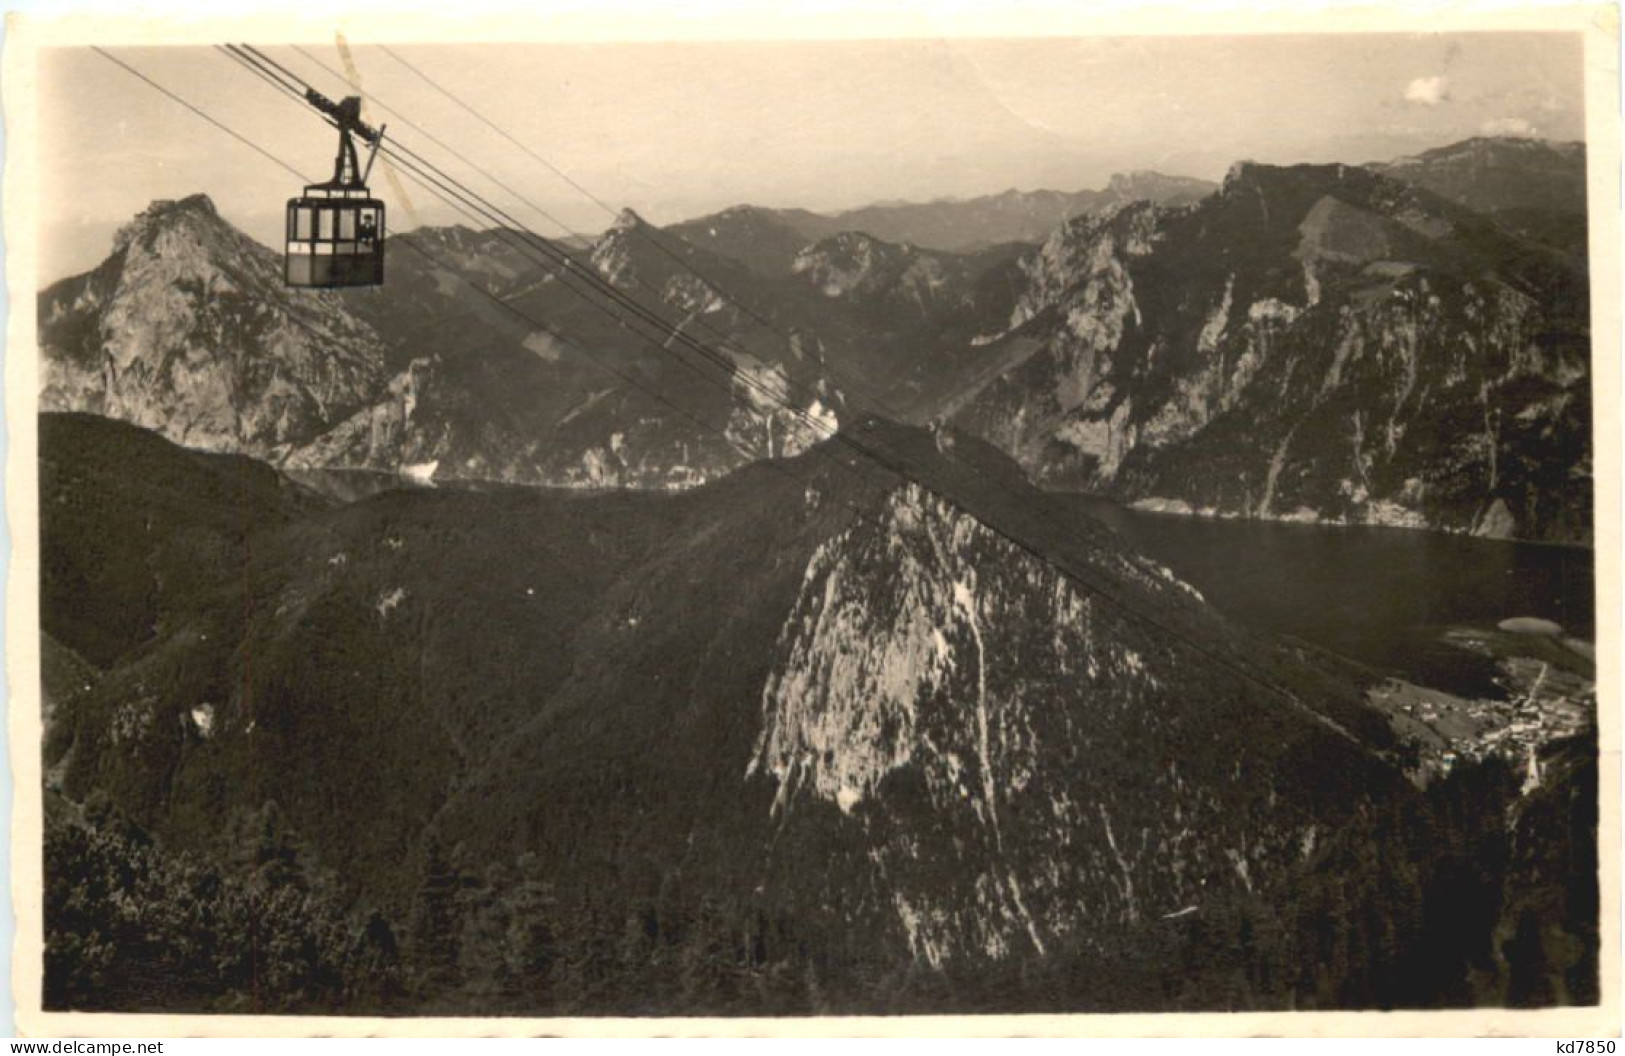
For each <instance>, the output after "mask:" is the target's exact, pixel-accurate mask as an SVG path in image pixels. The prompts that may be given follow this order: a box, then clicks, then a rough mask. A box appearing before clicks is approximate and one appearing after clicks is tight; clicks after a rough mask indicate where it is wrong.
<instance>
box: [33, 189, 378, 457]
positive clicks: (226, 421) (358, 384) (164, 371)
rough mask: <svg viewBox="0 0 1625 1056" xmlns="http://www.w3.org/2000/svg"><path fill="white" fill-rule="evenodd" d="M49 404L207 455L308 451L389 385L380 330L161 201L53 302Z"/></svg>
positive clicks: (196, 207) (220, 229) (44, 303)
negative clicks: (305, 445) (294, 285)
mask: <svg viewBox="0 0 1625 1056" xmlns="http://www.w3.org/2000/svg"><path fill="white" fill-rule="evenodd" d="M39 312H40V315H39V327H40V340H41V345H42V347H43V350H44V353H45V356H44V363H43V370H42V384H43V389H42V391H41V405H42V406H43V407H45V408H46V409H58V410H61V409H83V410H94V411H96V412H98V413H101V414H106V415H109V416H111V417H115V418H122V419H125V420H126V421H131V422H135V423H137V424H139V425H144V426H147V427H149V428H152V429H156V430H158V431H159V432H161V433H163V434H164V435H166V436H169V437H171V438H172V439H175V440H177V441H179V442H181V443H185V444H188V445H189V446H193V447H199V448H203V449H207V450H233V451H236V450H241V451H253V452H260V453H269V452H271V451H274V450H275V449H277V448H279V447H281V446H283V445H288V444H296V443H300V442H303V441H307V440H309V439H311V438H313V437H315V436H316V435H318V434H319V433H320V432H322V431H323V430H324V429H325V428H326V427H327V425H328V424H329V423H331V422H332V421H334V420H336V419H338V418H340V417H342V416H344V415H346V414H348V413H350V412H351V411H352V410H354V409H355V408H356V407H358V406H360V405H362V404H363V403H365V402H366V401H368V400H369V399H370V398H371V397H372V396H373V395H374V394H375V393H376V392H377V391H378V390H379V388H380V387H381V385H382V384H383V382H384V378H385V364H384V357H385V350H384V345H383V342H382V341H381V340H380V339H379V337H378V335H377V333H376V332H374V330H373V329H372V328H371V327H369V326H368V325H366V324H365V323H363V322H361V321H360V320H359V319H357V318H356V317H354V316H353V315H352V314H351V313H349V312H348V311H346V310H345V308H344V306H343V303H342V301H341V300H340V299H339V298H338V297H337V296H336V295H333V294H327V293H297V294H296V293H294V292H293V291H290V290H288V289H286V288H285V287H284V286H283V283H282V274H281V263H280V261H279V259H278V258H277V256H276V255H275V254H273V253H271V252H270V251H269V250H267V249H266V248H265V247H264V246H261V245H259V244H258V243H257V242H254V241H253V240H252V239H250V238H248V237H246V236H245V235H243V234H242V233H241V232H239V231H237V230H236V229H235V228H233V227H231V226H230V225H229V224H227V223H225V222H224V221H223V220H221V219H220V217H219V215H218V214H217V213H216V212H215V208H214V205H213V203H212V202H210V201H209V199H208V198H206V197H204V196H202V195H195V196H193V197H191V198H186V199H183V200H181V201H178V202H156V203H154V204H153V205H152V206H151V207H150V208H149V209H147V210H146V211H145V212H143V213H142V214H141V215H140V216H138V217H136V218H135V219H134V220H133V221H132V222H131V223H130V224H128V225H127V226H125V227H124V228H123V229H122V230H120V231H119V233H118V235H117V237H116V239H115V241H114V245H113V253H112V255H111V256H110V257H108V259H107V260H106V261H105V262H104V263H103V264H102V265H101V266H100V267H98V268H97V269H96V270H95V271H93V272H91V273H89V274H87V275H83V276H80V277H78V278H74V279H68V280H65V281H63V282H61V283H58V284H56V285H55V286H53V287H51V288H50V289H48V290H46V291H45V292H44V293H42V294H41V295H40V307H39Z"/></svg>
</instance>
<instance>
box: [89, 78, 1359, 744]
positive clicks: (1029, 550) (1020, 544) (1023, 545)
mask: <svg viewBox="0 0 1625 1056" xmlns="http://www.w3.org/2000/svg"><path fill="white" fill-rule="evenodd" d="M94 50H96V51H97V52H98V53H99V54H102V55H103V56H104V57H106V58H108V59H109V60H110V61H112V62H114V63H115V64H117V65H119V66H121V67H123V68H124V69H125V70H127V71H129V72H130V73H132V74H134V75H135V76H137V77H138V78H139V79H140V80H142V81H143V82H145V83H146V84H148V85H149V86H151V87H153V88H154V89H155V90H158V91H159V92H161V93H162V94H164V95H166V96H168V97H169V98H171V99H172V100H174V101H175V102H177V103H180V104H181V105H183V106H185V107H186V109H188V110H190V111H192V112H193V113H194V114H196V115H198V116H199V117H201V118H203V119H204V120H206V121H208V122H209V123H210V124H212V125H214V126H215V127H217V128H219V129H220V130H221V131H224V132H226V133H228V134H229V135H231V136H232V137H233V138H235V139H237V140H239V141H240V142H242V143H244V144H246V145H248V146H250V147H252V148H253V149H254V150H255V151H256V152H258V153H260V154H262V155H264V156H265V157H267V158H268V159H270V160H271V161H273V162H275V163H276V164H277V165H279V166H281V167H282V168H284V169H287V170H288V171H290V172H293V173H294V175H296V176H299V178H301V179H303V178H304V177H303V176H300V174H299V173H298V172H297V170H295V169H293V167H292V166H290V165H288V164H287V163H286V162H284V161H282V160H281V159H279V158H277V157H276V156H275V155H273V154H271V153H270V152H269V151H267V150H265V149H264V148H263V147H260V146H259V145H257V144H255V143H253V142H252V141H251V140H249V139H247V138H246V137H245V136H242V135H241V134H240V133H238V132H236V131H235V130H233V129H231V128H229V127H228V126H226V125H225V124H223V123H222V122H219V121H217V120H216V119H214V118H213V117H211V116H210V115H208V114H207V113H205V112H204V111H202V110H201V109H199V108H197V107H196V106H193V105H192V104H191V103H189V102H187V101H186V100H184V99H183V98H181V97H180V96H178V95H176V94H175V93H173V92H171V91H169V90H168V89H166V88H164V87H162V86H161V85H159V84H157V83H156V82H155V81H153V80H151V79H150V78H148V77H146V76H145V75H144V74H141V73H140V72H139V71H138V70H136V69H135V68H134V67H132V66H130V65H129V64H127V63H125V62H122V61H120V60H118V59H115V58H114V57H113V56H111V55H109V54H108V53H107V52H105V51H103V50H102V49H100V48H96V49H94ZM412 248H413V249H414V250H416V251H417V252H418V253H420V255H422V256H424V257H425V258H426V259H428V260H430V261H431V262H432V263H435V264H436V265H437V266H439V267H442V268H447V265H445V263H444V262H442V261H441V260H439V258H437V257H436V256H434V255H433V254H431V253H429V252H428V251H426V250H424V249H423V248H422V247H420V246H417V245H412ZM447 270H450V271H451V272H452V274H453V275H457V277H458V278H460V279H461V281H463V282H464V283H465V284H466V285H468V286H469V287H470V288H471V289H473V290H474V291H475V292H476V293H477V294H479V295H481V296H484V297H486V298H488V299H489V300H491V301H492V303H494V304H495V305H497V306H498V307H499V308H502V309H505V310H507V311H509V312H511V313H513V314H514V315H515V316H517V317H519V318H520V319H523V320H525V321H526V322H528V323H529V324H530V325H533V326H538V327H541V328H543V329H547V330H549V332H553V331H552V330H551V328H550V327H549V326H548V324H546V323H545V322H543V321H541V320H537V319H535V318H533V317H531V316H529V315H527V314H526V313H524V312H522V311H520V310H519V309H518V308H516V307H515V306H513V305H512V304H509V303H507V302H506V301H503V300H502V299H501V298H499V297H497V296H496V295H494V294H492V293H490V292H489V291H487V290H485V289H483V288H481V287H480V286H479V285H477V284H476V283H474V282H472V281H471V280H469V279H467V278H466V277H463V276H461V275H458V274H457V272H456V271H455V270H454V269H450V268H447ZM657 347H661V346H658V345H657ZM600 365H602V366H604V367H605V368H606V369H609V370H610V371H611V372H612V373H617V374H618V376H622V377H623V380H626V381H627V383H628V384H632V385H634V387H638V388H640V389H642V388H643V387H642V386H641V385H638V384H637V383H636V382H635V381H634V380H633V379H632V378H631V377H630V376H626V375H619V372H616V371H614V370H613V368H610V367H608V365H607V364H600ZM643 391H645V392H648V393H649V395H651V396H653V397H654V398H656V399H660V400H661V401H662V402H664V403H667V404H668V405H669V406H672V407H673V409H674V410H677V411H678V412H679V413H681V414H684V415H685V417H688V418H690V420H692V421H694V422H695V424H698V425H700V426H701V427H702V428H707V429H711V430H712V431H715V429H714V427H711V426H709V425H707V423H704V422H702V421H700V420H699V419H697V418H694V417H693V416H692V415H688V414H687V412H686V411H684V410H683V409H682V408H680V407H677V406H676V405H675V404H671V403H670V401H667V400H665V399H664V398H663V397H661V396H660V395H659V394H657V393H653V392H650V390H647V389H643ZM842 435H843V434H840V433H837V434H836V438H837V439H838V438H840V437H841V436H842ZM856 450H858V451H859V452H860V453H864V449H863V448H862V447H861V446H858V447H857V448H856ZM868 457H869V458H871V459H872V460H874V461H876V462H877V464H879V465H881V466H882V468H886V469H888V470H889V471H890V472H892V473H894V474H896V475H898V476H899V477H900V478H902V479H903V480H905V481H907V482H909V483H912V484H914V485H915V486H916V487H919V488H920V489H921V490H922V491H924V492H926V493H927V494H930V495H933V496H934V497H936V498H937V499H938V500H940V501H942V502H943V503H944V504H946V505H948V506H949V507H951V508H953V509H956V510H958V511H959V512H960V513H962V514H964V515H965V516H968V517H970V518H971V519H972V520H974V521H976V522H977V523H978V524H981V525H982V526H983V527H985V528H986V529H987V530H988V531H990V532H991V533H993V534H995V535H997V536H999V537H1001V538H1003V539H1004V540H1005V541H1006V542H1008V543H1009V544H1010V545H1012V546H1014V547H1016V548H1017V549H1019V550H1021V551H1022V552H1024V553H1026V554H1028V555H1029V556H1030V557H1032V558H1034V559H1035V560H1037V561H1039V562H1041V563H1042V564H1045V565H1048V566H1049V567H1050V568H1051V569H1053V570H1054V571H1055V572H1056V573H1057V574H1058V575H1060V576H1061V577H1062V578H1064V579H1067V580H1068V581H1070V582H1072V583H1073V584H1075V585H1076V586H1078V587H1080V588H1082V589H1083V590H1085V591H1086V592H1088V593H1090V594H1093V595H1095V596H1097V597H1100V598H1102V599H1104V600H1105V601H1107V602H1108V603H1110V604H1111V605H1112V606H1113V607H1114V608H1115V609H1116V610H1117V611H1118V612H1119V613H1121V614H1122V615H1123V616H1124V617H1125V618H1127V619H1131V620H1134V621H1135V622H1139V623H1142V624H1143V625H1145V626H1148V627H1150V628H1153V629H1155V630H1157V631H1159V632H1160V633H1162V634H1164V635H1167V636H1168V637H1169V638H1171V639H1173V640H1174V641H1176V642H1179V643H1181V644H1183V645H1185V646H1186V647H1187V648H1189V649H1191V650H1192V651H1194V652H1196V653H1197V654H1198V655H1200V656H1203V657H1204V658H1206V659H1208V660H1209V661H1210V662H1212V663H1214V664H1215V665H1216V666H1218V667H1221V668H1223V669H1225V670H1227V671H1229V672H1230V673H1232V674H1234V675H1236V676H1237V677H1238V678H1240V679H1242V680H1243V681H1246V682H1248V683H1251V684H1253V685H1255V686H1257V687H1258V688H1260V689H1263V690H1265V691H1266V692H1268V693H1270V694H1273V695H1275V696H1278V697H1280V698H1281V699H1282V700H1283V701H1285V702H1286V703H1287V704H1289V705H1291V706H1292V707H1294V708H1295V709H1297V710H1299V711H1301V712H1304V713H1305V714H1307V715H1308V716H1310V717H1311V718H1313V719H1315V720H1317V721H1318V722H1320V723H1321V724H1323V725H1325V726H1327V727H1329V728H1330V729H1332V730H1334V731H1335V732H1337V733H1339V734H1340V735H1342V736H1343V737H1345V738H1347V739H1348V740H1350V741H1352V742H1354V743H1355V744H1360V742H1359V741H1358V740H1357V739H1356V738H1355V737H1354V736H1353V735H1352V734H1350V733H1348V731H1347V730H1344V729H1343V728H1342V727H1341V726H1339V725H1338V724H1337V723H1335V722H1333V721H1332V720H1331V719H1329V718H1328V717H1326V716H1325V715H1322V714H1321V713H1319V712H1317V711H1315V710H1314V709H1312V708H1310V707H1308V706H1307V705H1305V704H1304V703H1303V702H1302V701H1300V700H1299V699H1298V698H1297V696H1296V694H1294V693H1292V692H1291V691H1290V690H1287V689H1285V688H1284V687H1282V686H1279V685H1277V684H1275V683H1273V682H1271V681H1269V680H1267V679H1265V678H1264V677H1263V676H1261V675H1259V674H1257V673H1256V672H1253V671H1250V670H1248V669H1246V668H1244V667H1241V666H1239V665H1237V664H1235V663H1232V662H1231V661H1230V660H1228V659H1227V658H1225V657H1224V656H1221V655H1220V654H1218V653H1215V652H1213V651H1212V650H1210V649H1208V648H1207V647H1206V646H1204V645H1203V644H1202V643H1200V642H1198V641H1196V640H1195V639H1193V638H1191V637H1190V636H1188V635H1186V634H1184V633H1182V632H1180V631H1178V630H1176V629H1174V628H1172V627H1169V626H1167V625H1166V624H1164V623H1162V622H1161V621H1159V620H1157V619H1155V618H1153V617H1151V616H1148V615H1146V614H1144V613H1142V612H1140V611H1138V610H1137V609H1136V608H1135V607H1134V606H1132V605H1130V604H1128V603H1127V602H1125V601H1123V600H1122V599H1121V598H1120V597H1117V596H1116V595H1114V594H1113V593H1111V592H1110V591H1108V590H1106V589H1104V588H1102V587H1100V586H1099V585H1097V584H1095V583H1092V582H1090V581H1089V580H1087V579H1085V578H1084V577H1083V576H1081V575H1080V574H1078V573H1077V572H1076V571H1075V570H1073V569H1071V568H1069V567H1067V566H1066V565H1063V564H1061V563H1060V562H1058V561H1057V560H1056V559H1055V558H1053V557H1052V556H1050V555H1049V554H1046V553H1044V552H1043V551H1041V550H1040V549H1038V548H1037V547H1036V546H1034V545H1033V544H1031V543H1028V542H1026V541H1025V540H1022V539H1020V538H1018V537H1016V536H1015V535H1013V534H1012V533H1010V532H1009V531H1007V530H1005V529H1003V528H1000V527H997V526H995V525H992V524H989V523H988V522H987V521H986V520H985V519H983V518H981V517H978V516H976V515H975V514H973V513H971V512H970V511H969V510H967V509H966V508H965V507H964V505H963V504H962V503H961V502H959V501H958V500H956V499H954V498H952V497H950V496H947V495H944V494H943V493H942V492H940V491H938V490H937V489H935V488H933V487H931V486H930V485H928V484H926V483H924V482H923V481H920V480H919V479H917V478H914V477H911V476H910V475H908V474H907V473H906V472H904V471H902V470H899V469H898V468H896V467H895V466H893V465H890V464H889V460H886V459H884V458H883V457H882V456H879V455H878V453H869V454H868ZM762 464H763V465H765V466H768V467H770V468H773V469H775V470H779V471H781V472H784V473H785V475H787V476H789V477H790V478H791V479H794V480H796V481H798V482H799V483H802V484H805V485H810V484H811V483H812V482H811V481H808V480H807V479H806V478H803V477H800V476H799V475H797V474H794V473H791V472H789V471H788V469H787V467H786V466H785V465H784V464H783V461H782V460H778V459H767V460H765V461H764V462H763V463H762ZM846 505H848V506H849V507H850V508H851V509H852V510H853V511H854V512H855V513H856V515H857V516H858V518H859V520H860V521H865V522H869V523H873V524H876V525H878V526H880V527H882V528H884V527H887V526H885V525H880V523H879V522H878V521H874V519H873V518H872V517H871V516H870V515H869V514H868V512H867V511H865V510H863V509H861V508H859V507H857V506H856V505H854V504H852V503H850V502H848V503H846Z"/></svg>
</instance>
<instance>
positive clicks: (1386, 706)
mask: <svg viewBox="0 0 1625 1056" xmlns="http://www.w3.org/2000/svg"><path fill="white" fill-rule="evenodd" d="M1445 640H1446V641H1447V642H1449V643H1450V644H1451V645H1453V646H1456V647H1457V648H1461V649H1465V650H1467V651H1469V652H1473V653H1477V654H1478V655H1480V656H1485V657H1488V658H1490V659H1492V660H1494V661H1495V663H1496V666H1497V668H1498V671H1499V673H1498V674H1497V676H1496V678H1495V681H1496V683H1497V684H1498V685H1500V686H1501V687H1502V688H1503V689H1504V690H1505V696H1503V697H1496V698H1490V697H1475V698H1467V697H1460V696H1456V695H1454V694H1451V693H1445V692H1442V691H1440V690H1435V689H1429V688H1427V687H1424V686H1418V685H1415V684H1413V683H1410V682H1405V681H1403V680H1401V679H1392V678H1391V679H1387V680H1384V681H1383V682H1381V683H1380V684H1378V685H1376V686H1373V687H1372V688H1371V689H1370V690H1369V699H1370V701H1371V703H1372V704H1374V705H1376V706H1377V707H1378V708H1380V709H1382V710H1383V711H1384V712H1386V713H1387V714H1388V716H1389V719H1390V721H1391V722H1392V723H1393V724H1394V728H1395V730H1396V731H1398V732H1399V734H1400V735H1401V736H1402V737H1404V738H1405V739H1407V740H1409V741H1411V742H1412V743H1414V744H1416V745H1417V746H1418V747H1419V748H1420V749H1421V765H1420V768H1419V770H1420V772H1419V773H1417V774H1415V775H1414V776H1415V777H1417V779H1418V780H1419V781H1422V782H1426V781H1427V780H1430V779H1431V778H1433V777H1436V776H1443V775H1444V774H1448V773H1449V772H1450V771H1451V769H1452V768H1453V767H1454V766H1455V765H1456V764H1457V763H1460V762H1466V761H1477V760H1482V759H1487V758H1489V757H1491V756H1494V755H1500V756H1502V757H1503V758H1506V759H1507V760H1509V761H1511V762H1513V763H1515V764H1518V765H1520V766H1522V767H1523V768H1524V773H1525V777H1524V791H1525V792H1526V793H1527V792H1529V791H1531V790H1533V789H1535V788H1538V787H1540V783H1541V771H1542V764H1541V752H1542V750H1543V749H1544V748H1545V747H1546V745H1548V744H1551V743H1552V742H1554V741H1559V740H1562V739H1564V738H1567V737H1572V736H1575V735H1577V734H1579V733H1581V732H1583V731H1584V730H1585V729H1586V728H1587V727H1588V726H1590V725H1592V724H1593V723H1595V722H1596V709H1597V686H1596V653H1595V649H1594V647H1593V646H1592V645H1591V644H1590V643H1589V642H1585V641H1582V640H1580V639H1578V638H1571V637H1567V636H1564V635H1563V634H1562V633H1561V628H1559V627H1557V625H1555V624H1552V623H1549V622H1547V621H1543V620H1530V619H1515V620H1507V621H1504V622H1503V623H1502V624H1501V625H1500V627H1499V628H1498V629H1497V630H1494V631H1484V630H1477V629H1459V628H1458V629H1453V630H1451V631H1448V632H1446V634H1445Z"/></svg>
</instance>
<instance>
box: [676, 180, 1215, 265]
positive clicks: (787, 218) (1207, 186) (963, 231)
mask: <svg viewBox="0 0 1625 1056" xmlns="http://www.w3.org/2000/svg"><path fill="white" fill-rule="evenodd" d="M1214 189H1215V185H1214V184H1213V183H1211V182H1209V181H1207V180H1198V179H1193V178H1190V177H1186V176H1165V175H1163V174H1162V173H1159V172H1132V173H1118V174H1117V175H1114V176H1113V177H1112V178H1111V180H1110V182H1109V183H1108V184H1107V185H1106V187H1105V188H1103V189H1102V190H1098V191H1045V190H1040V191H1018V190H1015V189H1011V190H1008V191H1005V192H1003V193H1002V194H989V195H982V196H980V197H976V198H956V199H943V200H941V201H935V202H922V203H913V202H900V203H887V204H883V205H869V206H864V207H863V208H860V209H850V210H847V211H846V212H842V213H832V214H819V213H811V212H808V211H806V210H804V209H759V208H755V207H752V206H739V207H736V208H733V209H728V210H724V211H723V212H721V213H716V214H714V215H712V216H706V217H701V218H699V219H697V220H689V221H686V222H684V223H681V224H677V225H674V227H673V231H675V232H676V233H678V234H680V235H682V236H683V237H684V238H685V239H688V240H690V241H692V242H694V243H695V244H697V245H705V244H706V242H707V240H713V241H715V242H716V243H717V244H716V245H715V246H712V247H711V248H715V249H717V251H718V252H721V253H725V254H729V255H735V254H736V253H738V252H745V253H749V254H752V255H757V254H766V255H767V256H772V255H774V254H775V253H782V251H783V250H784V249H785V248H787V247H788V244H789V242H790V241H791V238H787V237H785V232H787V231H788V232H793V233H794V234H793V237H794V238H799V239H800V240H801V242H802V243H803V244H805V242H806V241H807V240H809V239H818V238H823V237H826V236H829V235H834V234H839V233H841V232H846V231H853V232H860V233H862V234H865V235H869V236H871V237H873V238H876V239H879V240H881V241H884V242H902V243H911V244H913V245H916V246H920V247H923V248H926V249H936V250H944V251H947V252H955V253H963V252H973V251H976V250H981V249H986V248H987V247H989V246H996V245H999V244H1001V243H1007V242H1040V241H1042V240H1043V239H1044V238H1046V237H1047V236H1048V235H1049V233H1050V232H1051V231H1053V230H1054V229H1055V228H1056V227H1058V226H1060V225H1061V224H1063V223H1065V222H1066V221H1067V220H1070V219H1071V218H1073V217H1075V216H1083V215H1085V214H1088V213H1094V212H1099V211H1101V210H1103V209H1109V208H1111V207H1113V206H1117V205H1122V204H1123V203H1125V202H1133V201H1154V202H1168V203H1179V202H1191V201H1195V200H1196V199H1198V198H1201V197H1204V196H1206V195H1208V194H1211V193H1213V191H1214ZM747 245H749V246H750V248H745V247H746V246H747ZM730 250H732V251H733V252H730ZM765 259H766V258H765V257H758V261H757V262H758V263H761V262H764V261H765Z"/></svg>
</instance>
